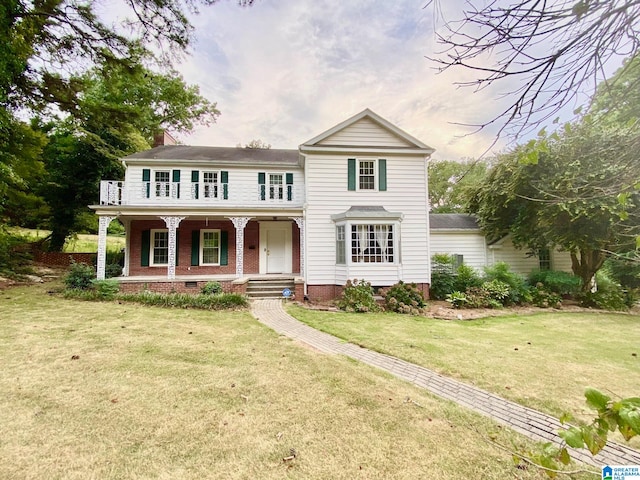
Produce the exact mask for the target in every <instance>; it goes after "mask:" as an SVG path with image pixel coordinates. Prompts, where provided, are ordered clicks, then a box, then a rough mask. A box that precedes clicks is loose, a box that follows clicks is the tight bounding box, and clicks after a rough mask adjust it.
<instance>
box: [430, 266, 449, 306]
mask: <svg viewBox="0 0 640 480" xmlns="http://www.w3.org/2000/svg"><path fill="white" fill-rule="evenodd" d="M455 283H456V277H455V275H454V274H453V273H449V272H437V271H433V272H431V285H430V286H429V296H430V297H431V298H433V299H434V300H444V299H445V298H447V295H448V294H450V293H452V292H453V291H454V290H455V288H454V286H455Z"/></svg>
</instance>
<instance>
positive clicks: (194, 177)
mask: <svg viewBox="0 0 640 480" xmlns="http://www.w3.org/2000/svg"><path fill="white" fill-rule="evenodd" d="M199 182H200V172H199V171H198V170H191V183H195V185H193V198H195V199H196V200H198V194H199V193H200V192H199V191H198V187H199V186H200V185H198V183H199Z"/></svg>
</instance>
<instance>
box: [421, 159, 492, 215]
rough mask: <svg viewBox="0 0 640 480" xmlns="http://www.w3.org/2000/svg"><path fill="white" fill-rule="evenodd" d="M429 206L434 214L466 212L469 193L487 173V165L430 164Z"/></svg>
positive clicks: (452, 162) (474, 161) (446, 162)
mask: <svg viewBox="0 0 640 480" xmlns="http://www.w3.org/2000/svg"><path fill="white" fill-rule="evenodd" d="M428 169H429V206H430V207H431V211H432V212H433V213H461V212H466V203H467V197H468V195H469V192H470V191H471V190H472V189H473V188H474V186H475V185H477V184H478V182H480V181H481V180H482V179H483V178H484V176H485V175H486V171H487V163H486V162H484V161H478V160H468V161H465V162H456V161H453V160H439V161H432V162H429V167H428Z"/></svg>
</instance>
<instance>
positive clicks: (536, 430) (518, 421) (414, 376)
mask: <svg viewBox="0 0 640 480" xmlns="http://www.w3.org/2000/svg"><path fill="white" fill-rule="evenodd" d="M251 305H252V306H251V312H252V314H253V316H254V317H256V318H257V319H258V320H259V321H260V322H261V323H263V324H265V325H267V326H268V327H270V328H272V329H273V330H275V331H276V332H278V333H279V334H281V335H285V336H287V337H290V338H293V339H296V340H299V341H301V342H304V343H306V344H307V345H310V346H312V347H314V348H316V349H318V350H320V351H322V352H324V353H331V354H341V355H346V356H347V357H351V358H353V359H355V360H358V361H360V362H363V363H366V364H367V365H371V366H373V367H377V368H380V369H382V370H386V371H387V372H389V373H391V374H392V375H394V376H396V377H398V378H401V379H403V380H406V381H408V382H411V383H413V384H414V385H416V386H418V387H421V388H424V389H426V390H428V391H429V392H431V393H433V394H434V395H437V396H439V397H442V398H445V399H447V400H451V401H452V402H455V403H457V404H459V405H462V406H464V407H467V408H470V409H471V410H474V411H476V412H478V413H480V414H482V415H485V416H488V417H491V418H492V419H494V420H495V421H496V422H498V423H501V424H502V425H506V426H508V427H510V428H511V429H513V430H515V431H516V432H519V433H522V434H524V435H526V436H528V437H530V438H532V439H533V440H536V441H542V442H553V443H556V444H559V443H560V442H561V439H560V437H559V436H558V435H557V433H556V432H557V431H558V430H560V429H561V428H562V425H561V424H560V422H559V421H558V420H557V419H556V418H554V417H552V416H549V415H546V414H544V413H541V412H538V411H537V410H532V409H530V408H527V407H523V406H522V405H519V404H517V403H514V402H510V401H508V400H505V399H503V398H501V397H498V396H497V395H494V394H492V393H489V392H487V391H485V390H481V389H479V388H476V387H473V386H471V385H467V384H466V383H462V382H459V381H457V380H453V379H451V378H448V377H444V376H442V375H440V374H438V373H436V372H434V371H432V370H429V369H427V368H424V367H421V366H418V365H415V364H413V363H409V362H406V361H404V360H400V359H398V358H395V357H391V356H389V355H385V354H382V353H378V352H374V351H371V350H367V349H366V348H362V347H359V346H357V345H354V344H352V343H346V342H344V341H342V340H340V339H338V338H336V337H334V336H332V335H329V334H326V333H323V332H320V331H318V330H315V329H314V328H311V327H309V326H307V325H305V324H303V323H302V322H299V321H298V320H296V319H295V318H293V317H292V316H291V315H289V314H287V313H286V312H285V311H284V308H283V307H282V301H281V300H278V299H264V300H254V301H252V304H251ZM571 456H572V457H573V458H575V459H576V460H580V461H582V462H584V463H588V464H591V465H595V466H603V465H640V452H639V451H637V450H634V449H632V448H630V447H627V446H625V445H619V444H616V443H612V442H610V443H608V444H607V446H606V447H605V448H604V450H603V451H602V452H600V453H599V454H598V455H597V456H596V457H592V456H591V454H590V453H589V452H588V451H587V450H572V451H571Z"/></svg>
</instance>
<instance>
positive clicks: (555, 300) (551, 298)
mask: <svg viewBox="0 0 640 480" xmlns="http://www.w3.org/2000/svg"><path fill="white" fill-rule="evenodd" d="M531 303H533V304H534V305H535V306H536V307H542V308H557V307H559V306H560V304H561V303H562V297H560V295H558V294H557V293H555V292H550V291H548V290H546V289H545V286H544V285H543V284H542V283H538V284H536V286H535V287H532V288H531Z"/></svg>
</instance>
